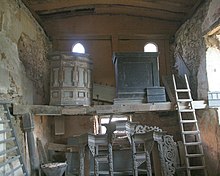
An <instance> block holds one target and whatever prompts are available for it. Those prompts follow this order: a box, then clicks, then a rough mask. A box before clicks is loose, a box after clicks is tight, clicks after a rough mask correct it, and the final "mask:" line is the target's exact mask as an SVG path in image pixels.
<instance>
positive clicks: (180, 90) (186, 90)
mask: <svg viewBox="0 0 220 176" xmlns="http://www.w3.org/2000/svg"><path fill="white" fill-rule="evenodd" d="M176 91H177V92H190V89H176Z"/></svg>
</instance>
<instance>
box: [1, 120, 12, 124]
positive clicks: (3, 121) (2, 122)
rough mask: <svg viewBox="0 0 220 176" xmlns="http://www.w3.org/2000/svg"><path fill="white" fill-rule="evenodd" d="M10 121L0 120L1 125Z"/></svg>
mask: <svg viewBox="0 0 220 176" xmlns="http://www.w3.org/2000/svg"><path fill="white" fill-rule="evenodd" d="M8 122H10V120H0V124H4V123H8Z"/></svg>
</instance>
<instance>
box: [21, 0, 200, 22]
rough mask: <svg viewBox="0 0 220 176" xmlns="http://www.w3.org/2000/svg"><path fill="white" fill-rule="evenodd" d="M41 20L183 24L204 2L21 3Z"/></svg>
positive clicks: (61, 0)
mask: <svg viewBox="0 0 220 176" xmlns="http://www.w3.org/2000/svg"><path fill="white" fill-rule="evenodd" d="M23 1H24V3H25V4H26V5H27V7H28V8H29V9H30V10H31V11H32V12H34V13H35V14H36V15H37V16H39V18H40V19H45V18H53V17H66V16H79V15H106V14H108V15H127V16H135V17H147V18H154V19H162V20H167V21H174V22H178V23H182V22H184V21H185V20H186V19H187V18H189V17H190V16H191V15H192V14H193V13H194V12H195V10H196V9H197V8H198V6H199V5H200V4H201V3H202V2H203V0H23Z"/></svg>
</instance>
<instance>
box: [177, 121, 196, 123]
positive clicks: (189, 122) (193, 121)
mask: <svg viewBox="0 0 220 176" xmlns="http://www.w3.org/2000/svg"><path fill="white" fill-rule="evenodd" d="M196 122H197V120H181V121H180V123H196Z"/></svg>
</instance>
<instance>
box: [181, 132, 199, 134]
mask: <svg viewBox="0 0 220 176" xmlns="http://www.w3.org/2000/svg"><path fill="white" fill-rule="evenodd" d="M199 133H200V131H182V134H199Z"/></svg>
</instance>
